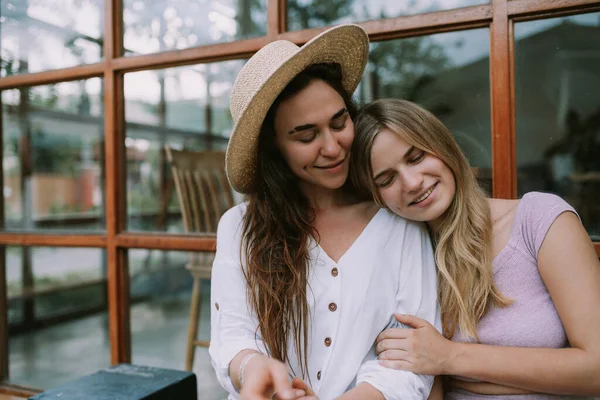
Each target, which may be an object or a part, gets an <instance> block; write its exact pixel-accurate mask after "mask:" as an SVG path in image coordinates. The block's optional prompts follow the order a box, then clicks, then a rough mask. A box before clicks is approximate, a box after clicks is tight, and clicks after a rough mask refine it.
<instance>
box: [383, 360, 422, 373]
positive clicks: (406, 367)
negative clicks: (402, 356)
mask: <svg viewBox="0 0 600 400" xmlns="http://www.w3.org/2000/svg"><path fill="white" fill-rule="evenodd" d="M379 365H381V366H382V367H386V368H391V369H400V370H403V371H409V372H414V371H413V370H412V367H413V365H412V364H411V363H410V362H408V361H387V360H384V361H379Z"/></svg>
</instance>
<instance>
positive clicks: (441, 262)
mask: <svg viewBox="0 0 600 400" xmlns="http://www.w3.org/2000/svg"><path fill="white" fill-rule="evenodd" d="M354 129H355V132H356V136H355V138H354V143H353V148H352V150H353V151H352V153H351V157H352V158H351V161H350V163H351V165H353V166H354V168H353V169H351V170H350V173H351V175H350V176H351V180H352V181H353V182H354V184H355V185H356V186H357V187H358V190H360V191H361V192H363V193H371V194H372V195H373V198H374V199H375V202H376V203H377V204H379V205H380V206H382V207H385V204H383V201H382V199H381V197H380V195H379V190H378V188H377V186H376V185H375V182H374V181H373V170H372V168H371V150H372V148H373V141H374V140H375V138H376V137H377V134H379V132H381V130H383V129H388V130H390V131H392V132H394V133H396V134H398V135H400V136H401V137H402V138H403V139H404V140H406V142H407V143H409V144H410V145H411V146H415V147H416V148H418V149H420V150H423V151H425V152H427V153H429V154H432V155H434V156H435V157H437V158H439V159H440V160H441V161H442V162H443V163H444V164H446V166H448V168H449V169H450V171H452V174H453V175H454V180H455V182H456V193H455V195H454V199H453V200H452V203H451V204H450V207H449V208H448V210H447V211H446V212H445V213H444V214H443V215H442V216H441V222H440V223H439V224H437V225H436V228H435V229H434V230H432V235H431V236H432V239H433V242H434V245H435V260H436V264H437V274H438V295H439V300H440V304H441V309H442V328H443V332H444V336H446V337H447V338H451V337H452V336H453V335H454V332H455V330H456V327H457V326H458V327H459V329H460V331H461V333H462V334H463V335H465V336H466V337H474V338H476V339H477V340H479V338H478V336H477V323H478V322H479V321H480V320H481V318H483V316H484V315H485V314H486V313H487V311H488V309H489V307H490V305H494V306H497V307H505V306H507V305H509V304H511V300H509V299H507V298H506V297H504V295H503V294H502V293H501V292H500V290H499V289H498V288H497V287H496V284H495V283H494V277H493V269H492V249H491V235H492V221H491V216H490V208H489V205H488V201H487V198H486V197H487V196H486V194H485V192H484V191H483V190H482V189H481V187H480V186H479V184H478V183H477V180H476V179H475V175H474V174H473V173H472V171H471V167H470V165H469V162H468V161H467V158H466V157H465V156H464V154H463V152H462V150H461V149H460V147H459V145H458V143H457V142H456V140H455V139H454V137H453V136H452V133H450V131H449V130H448V128H446V126H445V125H444V124H443V123H442V122H441V121H440V120H439V119H437V118H436V117H435V116H434V115H433V114H432V113H430V112H429V111H427V110H425V109H424V108H422V107H420V106H418V105H417V104H414V103H412V102H410V101H406V100H399V99H381V100H377V101H374V102H372V103H370V104H368V105H366V106H364V107H363V108H361V110H359V113H358V115H357V117H356V121H355V125H354Z"/></svg>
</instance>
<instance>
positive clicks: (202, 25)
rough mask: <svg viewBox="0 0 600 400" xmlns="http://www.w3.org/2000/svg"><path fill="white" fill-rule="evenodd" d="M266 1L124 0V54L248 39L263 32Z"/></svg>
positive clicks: (265, 20)
mask: <svg viewBox="0 0 600 400" xmlns="http://www.w3.org/2000/svg"><path fill="white" fill-rule="evenodd" d="M266 3H267V2H266V0H235V1H233V0H219V1H198V0H154V1H145V0H124V1H123V23H124V27H125V36H124V45H125V54H126V55H132V54H148V53H156V52H161V51H167V50H180V49H185V48H188V47H194V46H202V45H208V44H215V43H223V42H231V41H234V40H240V39H248V38H251V37H255V36H263V35H265V34H266V23H267V4H266Z"/></svg>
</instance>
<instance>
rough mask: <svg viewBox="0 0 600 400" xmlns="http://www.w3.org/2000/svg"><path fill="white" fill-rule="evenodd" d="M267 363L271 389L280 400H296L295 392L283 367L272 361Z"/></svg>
mask: <svg viewBox="0 0 600 400" xmlns="http://www.w3.org/2000/svg"><path fill="white" fill-rule="evenodd" d="M271 361H272V362H270V363H269V373H270V374H271V378H272V380H273V389H274V390H275V392H276V393H277V395H278V396H279V397H280V398H281V400H288V399H289V400H293V399H295V398H296V395H295V390H294V388H293V387H292V384H291V383H290V380H289V378H288V371H287V368H286V367H285V365H283V364H282V363H280V362H277V361H273V360H271Z"/></svg>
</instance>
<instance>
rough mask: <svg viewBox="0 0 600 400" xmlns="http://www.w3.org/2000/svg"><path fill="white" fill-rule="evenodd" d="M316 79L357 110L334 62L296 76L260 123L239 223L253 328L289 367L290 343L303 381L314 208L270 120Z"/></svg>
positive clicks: (350, 109)
mask: <svg viewBox="0 0 600 400" xmlns="http://www.w3.org/2000/svg"><path fill="white" fill-rule="evenodd" d="M317 79H319V80H322V81H324V82H325V83H327V84H329V85H330V86H331V87H332V88H333V89H334V90H335V91H336V92H337V93H338V94H339V95H340V96H341V97H342V99H343V100H344V103H345V105H346V108H347V110H348V113H349V115H350V118H352V119H353V118H354V117H355V116H356V106H355V105H354V102H353V101H352V98H351V96H350V94H349V93H347V92H346V91H345V90H344V88H343V85H342V72H341V68H340V66H339V64H337V63H328V64H315V65H312V66H310V67H308V68H307V69H305V70H304V71H302V72H301V73H300V74H299V75H297V76H296V77H295V78H294V79H293V80H292V81H291V82H290V83H289V84H288V85H287V86H286V88H285V89H284V90H283V91H282V92H281V94H280V95H279V96H278V97H277V99H276V100H275V102H274V103H273V105H272V106H271V108H270V109H269V112H268V113H267V116H266V117H265V120H264V122H263V125H262V128H261V132H260V136H259V139H258V161H257V170H256V175H255V176H256V179H255V181H254V183H253V190H252V192H251V194H250V195H249V196H248V207H247V211H246V214H245V216H244V221H243V237H244V242H243V244H242V252H243V255H245V258H246V263H245V264H246V268H245V269H244V275H245V278H246V282H247V294H248V302H249V305H250V306H251V307H252V308H253V311H255V313H256V315H257V318H258V328H257V329H258V330H259V331H260V336H261V337H262V340H263V342H264V344H265V345H266V348H267V350H268V351H269V354H270V356H271V357H273V358H275V359H278V360H280V361H282V362H284V363H287V364H288V365H289V364H290V362H289V354H288V345H289V340H290V338H291V339H293V341H294V344H295V351H296V354H297V355H298V360H299V362H300V365H301V369H302V371H301V373H302V376H303V377H304V376H305V374H307V372H308V356H307V354H306V349H307V348H308V329H309V319H310V312H309V311H310V310H309V306H308V296H307V286H308V273H309V271H308V265H309V248H308V244H309V237H310V236H309V235H311V234H313V235H316V236H317V237H318V232H316V231H315V229H314V227H313V225H312V224H313V221H314V217H315V214H314V210H313V209H312V208H311V206H310V203H309V201H308V199H307V198H306V196H304V195H303V193H302V192H301V190H300V186H299V184H298V178H297V177H296V175H294V173H293V172H292V171H291V170H290V168H289V167H288V165H287V163H286V161H285V160H284V158H283V156H282V154H281V152H280V151H279V150H278V149H277V147H276V145H275V126H274V120H275V113H276V111H277V109H278V107H279V105H280V104H281V103H282V102H283V101H285V100H287V99H289V98H291V97H293V96H294V95H296V94H297V93H299V92H300V91H301V90H303V89H304V88H306V87H307V86H308V85H309V84H310V83H311V82H312V81H314V80H317ZM348 182H349V180H348ZM346 186H347V185H346Z"/></svg>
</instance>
